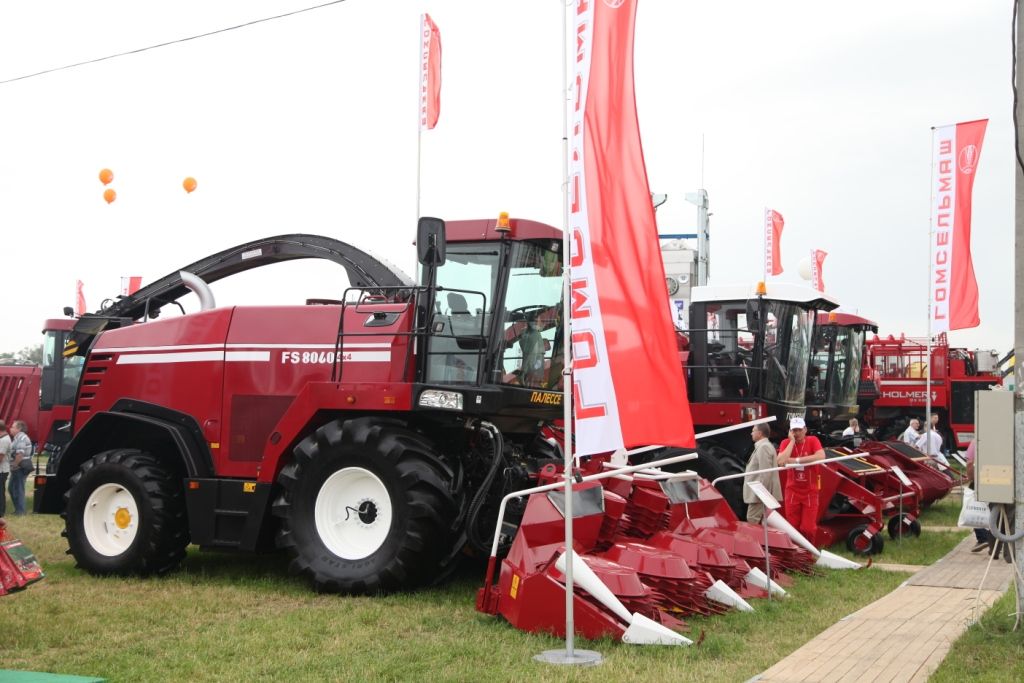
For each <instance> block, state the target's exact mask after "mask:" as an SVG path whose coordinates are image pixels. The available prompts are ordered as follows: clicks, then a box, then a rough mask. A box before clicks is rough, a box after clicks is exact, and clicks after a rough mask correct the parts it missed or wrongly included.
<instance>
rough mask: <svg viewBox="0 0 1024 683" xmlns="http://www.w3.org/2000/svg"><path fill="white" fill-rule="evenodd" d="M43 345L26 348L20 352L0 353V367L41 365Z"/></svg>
mask: <svg viewBox="0 0 1024 683" xmlns="http://www.w3.org/2000/svg"><path fill="white" fill-rule="evenodd" d="M42 364H43V345H42V344H36V345H34V346H26V347H25V348H23V349H22V350H21V351H0V365H42Z"/></svg>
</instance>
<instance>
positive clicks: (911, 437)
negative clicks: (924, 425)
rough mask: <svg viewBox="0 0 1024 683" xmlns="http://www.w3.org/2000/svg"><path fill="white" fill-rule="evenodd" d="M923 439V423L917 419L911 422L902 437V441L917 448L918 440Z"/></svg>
mask: <svg viewBox="0 0 1024 683" xmlns="http://www.w3.org/2000/svg"><path fill="white" fill-rule="evenodd" d="M920 438H921V421H920V420H918V419H917V418H916V417H915V418H914V419H913V420H911V421H910V425H909V426H908V427H907V429H906V431H904V432H903V435H902V436H900V441H902V442H903V443H905V444H907V445H908V446H913V447H914V448H917V440H918V439H920Z"/></svg>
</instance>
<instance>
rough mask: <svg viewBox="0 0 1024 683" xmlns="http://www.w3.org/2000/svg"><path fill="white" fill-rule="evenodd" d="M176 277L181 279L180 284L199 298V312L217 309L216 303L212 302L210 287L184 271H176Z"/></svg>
mask: <svg viewBox="0 0 1024 683" xmlns="http://www.w3.org/2000/svg"><path fill="white" fill-rule="evenodd" d="M178 277H180V278H181V284H183V285H185V286H186V287H188V288H189V289H190V290H192V291H193V292H195V295H196V296H197V297H199V310H202V311H209V310H210V309H213V308H217V302H216V301H214V298H213V291H212V290H211V289H210V285H208V284H206V282H204V281H203V279H202V278H201V277H199V276H198V275H195V274H193V273H189V272H186V271H184V270H180V271H178Z"/></svg>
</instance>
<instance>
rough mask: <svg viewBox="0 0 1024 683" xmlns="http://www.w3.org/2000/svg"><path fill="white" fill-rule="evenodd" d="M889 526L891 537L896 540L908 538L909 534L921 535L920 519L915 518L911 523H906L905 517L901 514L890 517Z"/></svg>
mask: <svg viewBox="0 0 1024 683" xmlns="http://www.w3.org/2000/svg"><path fill="white" fill-rule="evenodd" d="M887 528H888V529H889V538H891V539H892V540H894V541H896V540H900V539H902V538H906V537H907V536H913V537H914V538H917V537H918V536H920V535H921V523H920V522H919V521H917V520H916V519H914V520H911V521H910V523H909V524H904V523H903V517H901V516H900V515H893V516H892V517H890V518H889V523H888V525H887Z"/></svg>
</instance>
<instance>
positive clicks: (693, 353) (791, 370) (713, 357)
mask: <svg viewBox="0 0 1024 683" xmlns="http://www.w3.org/2000/svg"><path fill="white" fill-rule="evenodd" d="M836 306H837V304H836V302H835V301H834V300H833V299H831V298H830V297H828V296H827V295H825V294H823V293H821V292H818V291H816V290H813V289H810V288H807V287H801V286H798V285H789V284H783V283H770V284H769V285H768V287H767V288H766V290H765V291H762V292H760V293H759V292H757V291H756V290H755V288H753V287H750V288H747V287H742V286H733V287H729V286H725V287H694V288H693V290H692V300H691V302H690V303H689V312H690V315H689V318H690V327H689V329H684V330H680V331H679V334H680V346H681V354H680V355H681V356H682V358H683V362H684V365H685V368H686V383H687V391H688V393H689V398H690V409H691V411H692V413H693V422H694V425H695V426H696V427H697V428H698V430H708V429H714V428H717V427H724V426H728V425H735V424H739V423H740V422H744V421H748V420H753V419H757V418H761V417H767V416H769V415H774V416H775V417H776V418H777V420H776V421H775V422H774V423H772V424H773V429H775V430H776V433H775V434H774V437H775V438H777V439H778V438H782V437H783V436H784V435H785V430H786V429H787V425H788V420H789V418H790V417H792V416H795V415H799V416H801V417H802V416H803V415H804V414H805V412H806V408H805V405H804V399H805V390H806V386H807V373H808V362H809V360H810V355H811V340H812V339H813V334H814V323H815V317H816V315H817V312H818V311H829V310H832V309H834V308H835V307H836ZM750 451H751V441H750V434H749V433H748V432H731V433H729V434H727V435H724V436H722V437H718V438H717V439H715V440H712V441H711V442H710V443H707V444H705V445H702V454H703V455H702V457H701V459H700V460H698V462H697V464H696V468H697V471H698V472H699V473H700V474H701V475H702V476H704V477H705V478H707V479H709V480H713V479H716V478H717V477H719V476H721V475H723V474H731V473H735V472H740V471H742V470H743V468H744V467H745V466H746V462H747V458H748V457H749V454H750ZM740 487H741V484H740V482H739V481H738V480H734V481H729V482H726V483H723V485H722V493H723V495H725V497H726V499H727V500H728V501H729V504H730V505H731V506H732V507H733V509H734V510H735V511H736V514H737V515H739V516H740V517H741V518H742V517H743V516H744V512H745V509H746V506H745V505H744V504H743V501H742V493H741V488H740Z"/></svg>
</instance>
